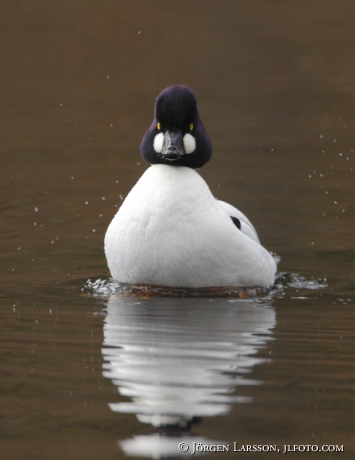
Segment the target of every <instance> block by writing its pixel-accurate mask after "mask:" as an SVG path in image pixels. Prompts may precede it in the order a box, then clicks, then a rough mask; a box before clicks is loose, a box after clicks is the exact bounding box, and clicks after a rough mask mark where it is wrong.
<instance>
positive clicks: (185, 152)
mask: <svg viewBox="0 0 355 460" xmlns="http://www.w3.org/2000/svg"><path fill="white" fill-rule="evenodd" d="M140 151H141V155H142V157H143V158H144V159H145V160H147V161H148V162H149V163H151V164H166V165H172V166H188V167H190V168H193V169H197V168H201V166H203V165H204V164H205V163H207V161H209V159H210V158H211V156H212V144H211V141H210V138H209V137H208V135H207V133H206V131H205V128H204V126H203V124H202V120H201V118H200V114H199V111H198V107H197V100H196V97H195V94H194V92H193V91H192V90H191V89H190V88H189V87H187V86H184V85H173V86H168V87H167V88H165V89H164V90H163V91H162V92H161V93H160V94H159V96H158V97H157V99H156V101H155V108H154V120H153V123H152V125H151V126H150V128H149V129H148V131H147V132H146V133H145V135H144V137H143V140H142V142H141V146H140Z"/></svg>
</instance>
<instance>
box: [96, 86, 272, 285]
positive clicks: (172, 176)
mask: <svg viewBox="0 0 355 460" xmlns="http://www.w3.org/2000/svg"><path fill="white" fill-rule="evenodd" d="M140 153H141V156H142V157H143V158H144V159H145V160H146V161H147V162H148V163H150V167H148V169H147V170H146V171H145V172H144V173H143V175H142V177H141V178H140V179H139V180H138V182H137V184H136V185H135V186H134V187H133V189H132V190H131V191H130V192H129V194H128V195H127V197H126V198H125V200H124V201H123V203H122V205H121V207H120V209H119V210H118V212H117V214H116V215H115V216H114V218H113V220H112V222H111V223H110V225H109V227H108V229H107V232H106V235H105V242H104V246H105V254H106V258H107V263H108V268H109V270H110V272H111V276H112V278H114V279H115V280H117V281H118V282H120V283H127V284H129V285H149V286H165V287H171V288H206V287H228V286H230V287H255V286H260V287H271V286H272V285H273V284H274V280H275V274H276V268H277V262H276V259H275V257H274V256H273V255H272V254H271V253H270V252H269V251H267V250H266V249H265V248H264V247H263V246H262V245H261V244H260V240H259V237H258V235H257V232H256V230H255V228H254V226H253V225H252V224H251V222H250V221H249V219H248V218H247V217H246V216H245V215H244V214H243V213H242V212H241V211H239V210H238V209H237V208H235V207H234V206H232V205H230V204H228V203H226V202H223V201H220V200H217V199H216V198H215V197H214V196H213V194H212V192H211V191H210V189H209V187H208V185H207V183H206V182H205V180H204V179H203V178H202V177H201V175H200V174H199V173H198V172H197V171H196V170H197V169H200V168H201V167H202V166H204V165H205V164H206V163H207V162H208V161H209V160H210V159H211V157H212V143H211V140H210V138H209V136H208V134H207V132H206V129H205V128H204V125H203V123H202V120H201V116H200V112H199V109H198V105H197V99H196V96H195V93H194V92H193V91H192V90H191V89H190V88H189V87H188V86H185V85H172V86H169V87H167V88H165V89H164V90H163V91H162V92H161V93H160V94H159V95H158V97H157V98H156V100H155V107H154V118H153V122H152V124H151V126H150V127H149V129H148V130H147V131H146V133H145V134H144V136H143V139H142V141H141V145H140Z"/></svg>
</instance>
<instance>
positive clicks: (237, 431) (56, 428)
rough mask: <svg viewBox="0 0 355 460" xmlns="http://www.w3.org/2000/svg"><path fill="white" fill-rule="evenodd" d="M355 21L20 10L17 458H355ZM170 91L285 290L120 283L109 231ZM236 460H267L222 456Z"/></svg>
mask: <svg viewBox="0 0 355 460" xmlns="http://www.w3.org/2000/svg"><path fill="white" fill-rule="evenodd" d="M354 9H355V7H354V5H353V4H352V3H351V2H345V3H344V4H343V5H342V8H339V6H338V4H337V3H336V2H333V1H323V0H322V1H314V2H312V4H309V2H303V1H299V2H297V3H293V4H291V3H289V2H286V3H282V4H281V3H280V2H276V1H275V2H274V1H270V2H267V3H260V2H255V1H248V2H232V1H225V2H223V4H218V5H217V4H216V3H215V2H212V1H211V2H210V1H205V0H204V1H203V2H202V1H200V0H197V1H195V2H187V1H182V2H179V3H174V4H173V3H172V4H171V5H169V4H166V3H162V2H160V1H157V2H154V4H153V3H149V2H141V1H138V0H134V1H132V2H130V3H129V4H126V3H122V2H107V3H105V4H102V3H99V2H97V0H92V1H89V2H85V3H84V2H82V1H80V0H79V1H77V2H75V3H72V4H70V5H69V4H68V3H67V2H63V1H59V2H56V3H55V5H54V4H50V3H47V2H41V1H39V2H36V3H35V4H32V3H31V4H30V3H26V2H21V1H20V2H9V1H7V0H6V1H5V2H3V6H2V8H1V14H0V24H1V27H0V35H1V39H2V43H3V44H4V46H3V47H2V49H1V51H0V57H1V62H2V65H1V69H2V71H1V74H0V82H1V85H0V88H1V90H0V91H1V93H2V97H1V101H2V110H1V115H0V118H1V119H0V147H1V154H2V155H1V157H2V164H1V184H0V187H1V193H0V197H1V199H0V206H1V215H2V219H1V221H0V229H1V236H2V238H1V240H0V245H1V251H0V254H1V267H0V270H1V281H2V286H1V287H2V288H1V296H0V299H1V310H0V312H1V313H0V314H1V324H2V331H3V332H2V334H1V354H2V359H1V375H2V378H1V389H2V391H1V408H2V411H1V419H0V420H1V421H0V426H1V431H0V432H1V438H0V458H1V459H9V460H17V459H26V460H28V459H30V460H38V459H39V460H42V459H74V458H75V459H81V458H83V459H84V458H85V459H111V458H112V459H113V458H114V459H120V458H122V459H123V458H127V457H128V456H129V455H135V456H136V457H138V458H139V457H142V456H144V455H145V456H146V458H163V457H164V456H165V457H167V456H168V455H170V454H171V455H175V457H176V456H177V455H179V454H178V453H177V452H176V448H177V446H178V444H179V442H187V443H189V445H190V452H189V453H188V455H190V454H191V449H192V448H193V444H192V443H193V442H197V443H198V442H201V443H202V444H203V445H206V446H208V445H228V446H230V448H231V449H233V443H234V442H237V443H238V446H239V447H240V446H242V445H247V444H250V445H252V444H256V445H272V446H274V445H276V446H277V447H278V448H279V449H280V450H281V452H282V451H283V449H284V445H288V444H290V445H294V444H295V445H299V444H310V445H316V446H319V447H321V446H323V445H334V446H342V445H343V446H344V452H342V453H337V452H333V453H329V452H328V453H323V454H322V455H321V454H318V455H321V457H322V458H324V459H334V458H338V457H339V458H340V457H341V458H342V459H352V458H353V457H354V452H355V441H354V434H353V433H354V428H355V422H354V416H353V414H354V401H355V396H354V395H355V392H354V390H355V380H354V353H355V346H354V325H355V324H354V323H355V321H354V319H355V318H354V316H355V315H354V276H355V272H354V254H355V245H354V238H353V229H354V223H355V213H354V205H353V203H354V200H355V196H354V195H355V193H354V185H353V184H354V168H355V165H354V159H355V154H354V151H355V143H354V138H353V133H354V132H355V120H354V110H353V107H354V97H353V75H354V71H355V69H354V65H355V64H354V60H353V50H352V46H350V44H351V43H353V42H354V39H355V37H354V34H355V32H354V28H353V24H352V22H353V20H352V18H353V15H354V13H355V11H354ZM172 83H185V84H188V85H189V86H191V87H192V88H193V89H194V90H195V91H196V93H197V97H198V100H199V106H200V111H201V113H202V117H203V121H204V124H205V126H206V129H207V130H208V132H209V134H210V136H211V138H212V141H213V145H214V157H213V159H212V161H211V162H210V164H207V165H206V166H205V167H204V168H202V169H201V171H200V173H201V175H202V176H203V177H204V178H205V179H206V181H207V183H208V184H209V186H210V188H211V190H212V192H213V193H214V195H215V196H216V197H218V198H219V199H222V200H225V201H227V202H230V203H232V204H234V205H236V206H237V207H239V208H240V209H241V210H242V211H243V212H245V213H246V214H247V216H248V217H249V218H250V220H251V221H252V222H253V224H254V225H255V226H256V228H257V231H258V233H259V236H260V238H261V241H262V243H263V245H264V246H265V247H266V248H268V249H269V250H271V251H273V252H275V253H277V254H278V255H279V256H280V257H281V262H280V265H279V269H280V271H281V272H288V273H291V276H290V277H289V278H286V279H284V280H283V281H282V284H281V285H279V287H278V289H276V290H275V291H274V292H272V293H271V294H269V295H260V293H259V294H258V295H257V296H256V297H251V298H242V299H241V298H236V296H235V295H228V294H226V293H224V294H225V295H223V296H216V295H215V293H213V294H214V295H212V293H210V294H211V295H209V294H208V295H204V296H196V295H195V296H193V297H186V296H185V297H174V298H171V297H166V296H161V295H158V296H155V297H154V296H151V295H148V294H149V293H137V292H133V293H128V292H126V291H124V290H123V291H119V292H118V293H117V291H116V287H117V286H115V285H112V284H110V283H109V273H108V270H107V267H106V261H105V258H104V253H103V238H104V234H105V231H106V228H107V226H108V224H109V222H110V220H111V219H112V217H113V215H114V213H115V212H116V211H117V207H119V205H120V203H121V202H122V199H123V198H124V197H125V196H126V195H127V193H128V192H129V190H130V189H131V188H132V186H133V185H134V184H135V182H136V181H137V180H138V178H139V177H140V176H141V174H142V173H143V171H144V170H145V169H146V167H147V165H146V164H144V162H143V160H141V158H140V157H139V154H138V146H139V143H140V140H141V137H142V135H143V133H144V131H145V129H146V128H147V127H148V126H149V124H150V122H151V119H152V114H153V102H154V98H155V97H156V95H157V94H158V93H159V91H160V90H161V89H162V88H164V87H165V86H167V85H169V84H172ZM88 280H91V286H92V283H95V282H97V280H103V281H102V282H101V283H100V282H97V284H96V285H94V287H93V286H92V288H91V289H89V288H88V285H89V284H88ZM99 285H100V286H101V287H99ZM115 292H116V294H115ZM159 294H161V293H159ZM236 455H237V456H238V458H248V459H249V458H254V457H255V458H259V457H258V456H257V454H256V453H255V454H254V453H242V452H238V453H237V454H236V453H235V452H232V451H230V452H220V453H212V454H209V457H210V458H214V457H217V458H235V456H236ZM258 455H259V454H258ZM265 455H267V458H270V459H273V458H275V456H276V455H277V454H275V453H272V452H270V453H268V454H265ZM290 455H291V453H290ZM293 455H294V457H295V458H298V459H308V458H310V459H312V458H315V457H316V456H317V454H315V453H312V452H309V453H307V452H304V453H302V452H298V453H294V454H293ZM205 456H206V458H208V455H207V454H206V455H205ZM190 457H192V456H191V455H190ZM170 458H173V457H170ZM178 458H179V457H178ZM192 458H193V457H192ZM276 458H279V457H278V456H276Z"/></svg>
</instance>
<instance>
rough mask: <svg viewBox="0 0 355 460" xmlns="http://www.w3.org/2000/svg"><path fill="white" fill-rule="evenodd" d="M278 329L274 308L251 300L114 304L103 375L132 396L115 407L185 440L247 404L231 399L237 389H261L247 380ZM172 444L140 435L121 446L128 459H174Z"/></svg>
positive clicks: (107, 321)
mask: <svg viewBox="0 0 355 460" xmlns="http://www.w3.org/2000/svg"><path fill="white" fill-rule="evenodd" d="M275 323H276V321H275V312H274V310H273V308H272V307H271V306H270V305H268V304H267V303H257V302H255V301H250V300H236V301H231V300H227V299H212V300H210V299H204V298H192V299H186V298H185V299H182V298H154V299H147V300H143V299H137V298H132V297H118V296H117V297H112V298H110V300H109V301H108V305H107V317H106V318H105V324H104V344H103V350H102V353H103V356H104V359H105V364H104V376H105V377H108V378H110V379H112V381H113V383H114V384H115V385H116V386H117V389H118V391H119V392H120V394H121V395H124V396H128V397H129V398H131V402H121V403H112V404H110V408H111V409H112V410H113V411H116V412H121V413H133V414H136V416H137V417H138V419H139V420H140V421H141V422H143V423H148V424H151V425H152V426H153V427H154V428H155V431H156V433H157V432H158V433H160V435H162V434H164V435H165V436H169V433H170V434H171V433H172V432H174V436H176V435H177V434H179V435H183V434H185V435H186V434H187V433H188V430H189V428H190V427H191V425H192V424H193V423H194V422H196V421H198V420H200V419H201V418H202V417H211V416H215V415H222V414H227V413H228V412H229V411H230V409H231V405H232V404H233V403H245V402H249V401H250V398H248V397H245V396H236V395H235V394H234V392H235V390H236V388H237V387H238V385H256V384H260V383H262V382H258V381H256V380H253V379H250V378H247V377H246V374H248V373H250V372H251V370H252V368H253V366H254V365H255V364H260V363H263V362H265V360H264V359H260V358H257V357H256V356H255V354H256V353H257V351H258V350H259V349H260V348H263V347H264V346H265V344H266V342H267V341H268V340H271V338H272V337H271V329H272V328H273V327H274V326H275ZM181 439H182V438H179V442H181ZM188 440H189V442H190V443H191V442H192V440H193V438H191V437H189V438H188ZM167 441H168V440H167V439H166V438H165V439H163V438H162V437H161V436H157V434H154V435H151V436H138V437H135V438H133V439H132V440H128V441H124V442H122V443H121V447H122V448H123V450H124V451H125V452H126V453H127V454H131V455H142V452H146V455H145V456H148V457H149V456H152V455H153V452H155V454H154V458H162V457H161V455H163V456H164V457H166V456H168V455H176V454H177V451H176V448H177V445H178V442H177V441H176V442H174V443H173V444H174V446H175V450H174V452H171V453H170V454H168V452H167V450H166V449H167V447H166V446H168V444H169V442H167ZM199 442H201V439H200V438H199ZM209 442H212V441H206V440H205V443H209ZM170 444H171V443H170ZM163 445H164V446H165V447H164V446H163ZM143 446H144V448H143ZM148 446H150V447H148ZM162 450H163V451H164V453H162V452H161V451H162ZM168 450H169V449H168ZM149 452H150V453H149ZM157 452H160V454H158V453H157ZM190 454H191V451H190Z"/></svg>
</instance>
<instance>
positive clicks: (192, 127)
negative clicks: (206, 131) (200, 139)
mask: <svg viewBox="0 0 355 460" xmlns="http://www.w3.org/2000/svg"><path fill="white" fill-rule="evenodd" d="M193 129H194V124H193V123H191V124H190V131H192V130H193Z"/></svg>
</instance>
